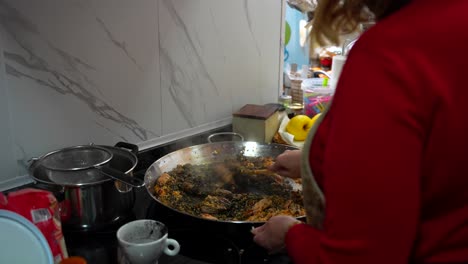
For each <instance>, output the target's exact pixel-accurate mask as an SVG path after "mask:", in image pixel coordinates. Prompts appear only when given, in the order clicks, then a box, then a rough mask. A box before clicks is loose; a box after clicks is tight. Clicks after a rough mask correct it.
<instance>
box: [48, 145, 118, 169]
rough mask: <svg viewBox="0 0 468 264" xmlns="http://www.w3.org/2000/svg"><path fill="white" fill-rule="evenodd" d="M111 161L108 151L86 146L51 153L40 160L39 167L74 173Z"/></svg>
mask: <svg viewBox="0 0 468 264" xmlns="http://www.w3.org/2000/svg"><path fill="white" fill-rule="evenodd" d="M111 159H112V153H111V152H110V151H109V150H107V149H105V148H101V147H97V146H94V145H86V146H75V147H69V148H64V149H60V150H56V151H52V152H50V153H48V154H46V155H44V156H43V157H42V158H41V165H42V166H43V167H44V168H46V169H48V170H61V171H75V170H85V169H90V168H95V167H99V166H102V165H104V164H106V163H108V162H109V161H110V160H111Z"/></svg>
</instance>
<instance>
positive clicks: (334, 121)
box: [253, 0, 468, 264]
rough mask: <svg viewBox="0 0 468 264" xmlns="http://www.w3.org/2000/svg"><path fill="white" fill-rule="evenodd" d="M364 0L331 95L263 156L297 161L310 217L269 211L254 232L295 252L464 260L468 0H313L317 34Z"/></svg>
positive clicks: (382, 261) (341, 259) (373, 259)
mask: <svg viewBox="0 0 468 264" xmlns="http://www.w3.org/2000/svg"><path fill="white" fill-rule="evenodd" d="M365 7H367V8H368V9H369V10H370V11H372V12H373V13H374V15H375V17H376V18H377V20H378V22H377V24H376V25H375V26H373V27H372V28H370V29H369V30H368V31H366V32H365V33H364V34H363V35H362V36H361V37H360V39H359V40H358V41H357V43H356V44H355V45H354V46H353V49H352V50H351V52H350V54H349V56H348V59H347V62H346V65H345V67H344V69H343V71H342V74H341V77H340V80H339V83H338V86H337V89H336V93H335V96H334V99H333V103H332V105H331V107H330V108H329V109H327V111H326V112H325V113H324V114H323V115H322V116H321V119H320V125H316V126H314V128H313V129H312V131H311V132H310V135H309V138H308V139H307V140H306V142H305V145H304V150H303V152H302V154H301V153H300V152H297V151H292V152H288V153H284V154H283V155H281V156H279V157H278V159H277V163H276V164H275V165H274V166H273V168H272V169H273V170H276V171H278V172H279V173H282V174H283V175H286V176H290V177H295V176H296V177H297V173H298V172H297V171H299V163H300V165H301V167H302V169H301V175H302V179H303V187H304V195H305V206H306V211H307V222H308V224H305V223H298V222H297V221H296V220H295V219H294V218H292V217H287V216H276V217H272V218H271V219H270V220H269V221H268V222H267V223H266V224H265V225H263V226H261V227H259V228H257V229H254V230H253V233H254V241H256V242H257V243H258V244H260V245H261V246H263V247H265V248H266V249H268V250H269V251H271V252H275V251H278V250H281V249H283V248H285V249H286V250H287V252H288V254H289V256H290V257H291V259H292V260H293V261H294V262H295V263H296V264H301V263H360V264H366V263H369V264H370V263H372V264H386V263H389V264H390V263H391V264H400V263H401V264H403V263H468V85H467V84H466V82H467V76H468V55H467V54H466V49H467V47H468V34H467V33H466V32H467V30H468V29H467V28H468V1H467V0H412V1H401V0H400V1H398V0H387V1H385V0H382V1H378V0H374V1H372V0H367V1H366V0H343V1H340V0H321V1H319V6H318V7H317V11H316V20H315V21H314V23H315V26H314V30H313V31H314V32H315V33H314V34H315V36H316V39H317V40H318V41H319V42H320V41H321V42H323V39H324V38H326V39H328V40H330V41H332V42H337V34H336V32H339V31H340V30H341V29H343V28H344V26H350V29H352V28H353V27H355V25H357V23H359V22H361V21H360V17H362V16H361V14H362V11H363V10H364V8H365ZM299 156H302V157H299ZM301 158H302V161H301V162H299V160H300V159H301Z"/></svg>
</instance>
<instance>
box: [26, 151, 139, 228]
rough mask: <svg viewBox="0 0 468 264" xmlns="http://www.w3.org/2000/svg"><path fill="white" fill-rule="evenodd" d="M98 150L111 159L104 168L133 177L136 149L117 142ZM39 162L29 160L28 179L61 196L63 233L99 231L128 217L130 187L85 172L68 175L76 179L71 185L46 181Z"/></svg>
mask: <svg viewBox="0 0 468 264" xmlns="http://www.w3.org/2000/svg"><path fill="white" fill-rule="evenodd" d="M100 147H103V148H105V149H107V150H109V151H110V152H111V153H112V155H113V157H112V159H111V160H110V161H109V165H108V166H109V167H110V168H112V169H114V170H117V171H119V172H121V173H125V174H126V175H128V176H133V170H134V168H135V167H136V165H137V162H138V159H137V157H136V153H137V152H138V147H137V146H135V145H132V144H128V143H125V142H119V143H117V144H116V146H115V147H112V146H100ZM132 151H133V152H132ZM40 162H41V159H40V158H37V159H33V161H32V163H31V164H30V166H29V172H30V175H31V176H32V178H33V179H34V180H36V181H37V182H39V183H41V184H40V185H41V186H42V187H45V189H49V190H50V191H53V192H54V193H55V194H57V195H59V196H63V201H62V203H61V205H62V206H61V207H62V208H61V210H62V212H61V216H62V217H61V218H62V225H63V227H64V229H69V230H70V229H77V230H96V229H101V228H103V227H107V226H109V225H110V224H113V223H116V222H119V221H120V220H122V219H123V218H125V217H127V216H128V215H129V214H130V213H131V210H132V208H133V204H134V201H135V193H134V191H133V189H132V187H130V186H128V185H126V184H122V183H121V182H118V181H114V180H113V179H111V178H109V177H106V176H102V177H90V175H89V174H87V173H86V172H83V173H82V174H80V173H76V172H73V173H71V174H70V176H71V177H76V178H77V179H73V180H72V181H64V182H60V181H54V179H51V178H50V177H49V176H50V174H48V173H46V172H44V170H43V168H42V167H41V164H40ZM80 177H81V179H80ZM60 178H61V179H63V178H62V177H60Z"/></svg>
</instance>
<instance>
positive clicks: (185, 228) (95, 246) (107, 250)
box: [64, 127, 292, 264]
mask: <svg viewBox="0 0 468 264" xmlns="http://www.w3.org/2000/svg"><path fill="white" fill-rule="evenodd" d="M230 129H231V127H224V128H221V129H218V130H216V131H208V132H206V133H204V134H200V135H196V136H194V137H191V138H187V139H183V140H178V141H177V142H173V143H170V144H166V145H164V146H161V147H157V148H154V149H151V150H146V151H143V152H140V153H139V154H138V155H137V156H138V166H137V167H136V168H135V170H134V177H140V178H143V177H144V173H145V171H146V169H147V168H148V167H149V166H150V165H151V164H152V163H153V162H154V161H156V160H157V159H159V158H160V157H162V156H164V155H166V154H168V153H170V152H172V151H175V150H177V149H180V148H184V147H188V146H191V145H194V144H203V143H206V138H207V137H208V135H210V134H212V133H215V132H223V131H230ZM135 194H136V200H135V205H134V209H133V212H132V213H131V214H130V215H129V216H128V217H125V219H126V221H125V222H128V221H131V220H135V219H143V218H145V219H154V220H158V221H161V222H163V223H164V224H166V226H167V227H168V229H169V237H170V238H173V239H176V240H177V241H178V242H179V244H180V245H181V250H180V253H179V254H178V255H177V256H174V257H169V256H166V255H164V254H163V256H162V257H161V259H160V260H159V264H218V263H220V264H249V263H266V264H289V263H292V262H291V261H290V259H289V258H288V257H287V255H286V254H277V255H269V254H268V253H267V252H266V251H265V250H264V249H263V248H261V247H259V246H257V245H256V244H255V243H254V242H253V240H252V234H251V233H250V230H251V228H252V225H250V224H246V223H228V224H226V223H219V222H213V221H206V220H203V219H199V218H195V217H191V216H188V215H184V214H181V213H178V212H176V211H174V210H171V209H169V208H167V207H165V206H163V205H161V204H159V203H158V202H156V201H154V200H153V199H152V198H151V196H150V195H149V194H148V193H147V191H146V189H145V188H139V189H135ZM123 224H124V223H122V222H119V223H118V224H117V225H113V226H109V227H106V228H104V229H100V230H97V231H96V230H95V231H79V230H64V235H65V241H66V244H67V248H68V251H69V252H68V253H69V255H70V256H72V255H77V256H83V257H84V258H85V259H86V260H87V261H88V263H90V264H94V263H99V264H107V263H121V264H124V263H126V261H125V259H124V258H123V256H122V254H120V251H119V250H118V242H117V238H116V231H117V229H118V228H119V227H120V226H121V225H123Z"/></svg>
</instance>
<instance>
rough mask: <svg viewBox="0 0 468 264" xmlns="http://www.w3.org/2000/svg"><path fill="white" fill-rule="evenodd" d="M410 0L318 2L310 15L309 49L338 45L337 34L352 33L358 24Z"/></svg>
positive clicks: (384, 14) (387, 12)
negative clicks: (312, 18)
mask: <svg viewBox="0 0 468 264" xmlns="http://www.w3.org/2000/svg"><path fill="white" fill-rule="evenodd" d="M410 1H411V0H319V1H318V5H317V9H316V10H315V14H314V21H313V28H312V31H311V38H310V41H311V42H310V44H311V45H310V46H311V48H312V46H313V44H314V43H317V44H319V45H322V46H323V45H326V44H328V43H331V44H336V45H338V44H339V43H340V35H342V34H349V33H352V32H355V31H356V30H357V29H358V26H359V24H361V23H363V22H368V21H370V20H374V19H375V20H380V19H382V18H384V17H386V16H387V15H390V14H392V13H393V12H395V11H397V10H398V9H400V8H401V7H403V6H404V5H406V4H407V3H409V2H410Z"/></svg>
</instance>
